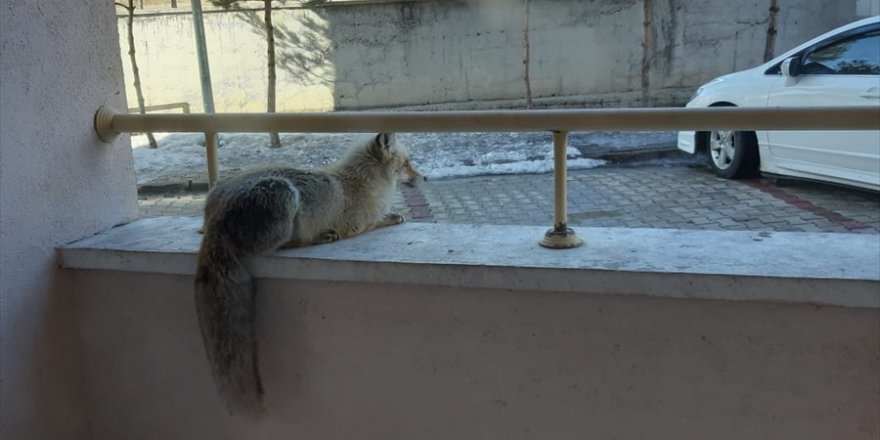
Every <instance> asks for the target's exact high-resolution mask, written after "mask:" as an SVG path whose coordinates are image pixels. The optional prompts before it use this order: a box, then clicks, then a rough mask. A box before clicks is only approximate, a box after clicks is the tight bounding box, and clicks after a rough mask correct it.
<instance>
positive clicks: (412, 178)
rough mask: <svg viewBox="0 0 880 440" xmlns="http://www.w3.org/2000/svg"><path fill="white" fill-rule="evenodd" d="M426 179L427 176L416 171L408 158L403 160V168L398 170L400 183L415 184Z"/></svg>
mask: <svg viewBox="0 0 880 440" xmlns="http://www.w3.org/2000/svg"><path fill="white" fill-rule="evenodd" d="M426 180H428V178H427V177H425V176H423V175H422V174H421V173H419V172H418V171H416V169H415V167H413V166H412V163H410V161H409V160H407V161H406V162H404V164H403V169H402V170H401V172H400V183H402V184H404V185H406V186H416V185H418V184H419V183H422V182H424V181H426Z"/></svg>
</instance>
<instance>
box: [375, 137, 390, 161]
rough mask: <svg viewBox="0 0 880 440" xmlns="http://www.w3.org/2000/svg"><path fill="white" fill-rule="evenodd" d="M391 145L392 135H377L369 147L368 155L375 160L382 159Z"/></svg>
mask: <svg viewBox="0 0 880 440" xmlns="http://www.w3.org/2000/svg"><path fill="white" fill-rule="evenodd" d="M392 145H394V134H393V133H379V134H377V135H376V138H375V139H373V142H372V145H370V154H372V155H373V157H375V158H376V159H382V158H383V157H385V155H386V153H388V151H389V150H391V146H392Z"/></svg>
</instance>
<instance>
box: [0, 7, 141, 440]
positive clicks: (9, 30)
mask: <svg viewBox="0 0 880 440" xmlns="http://www.w3.org/2000/svg"><path fill="white" fill-rule="evenodd" d="M0 47H2V52H0V78H2V80H0V81H2V85H0V338H2V344H0V345H2V348H0V382H2V387H0V405H2V416H0V430H2V437H3V438H4V439H10V440H11V439H16V440H18V439H23V440H30V439H61V438H63V439H85V438H89V436H88V419H87V417H86V410H87V408H86V405H85V399H84V386H83V377H84V376H83V371H82V362H81V357H80V354H81V350H80V348H81V347H80V339H79V335H78V328H77V319H76V310H75V303H74V296H73V295H72V292H71V289H70V288H69V286H68V284H69V279H68V278H67V277H66V276H65V275H64V274H63V273H62V272H61V271H60V269H58V263H57V258H56V253H55V247H56V246H58V245H61V244H64V243H67V242H70V241H73V240H76V239H79V238H81V237H84V236H88V235H90V234H94V233H96V232H98V231H101V230H103V229H105V228H107V227H109V226H112V225H114V224H117V223H120V222H124V221H126V220H129V219H131V218H133V217H134V216H135V215H136V213H137V206H136V200H137V196H136V194H135V177H134V172H133V169H132V162H131V149H130V148H129V146H128V139H127V138H126V137H123V138H120V139H119V140H118V141H117V142H115V143H114V144H113V145H105V144H102V143H101V142H100V141H99V140H98V138H97V137H96V136H95V134H94V132H93V130H92V115H93V114H94V112H95V110H96V109H97V108H98V107H99V106H100V105H101V104H110V105H113V106H116V107H123V106H124V105H125V104H124V103H125V90H124V87H123V84H122V66H121V65H120V59H119V46H118V39H117V36H116V17H115V15H114V11H113V8H112V6H111V4H110V3H107V2H104V1H98V0H90V1H86V2H28V1H4V2H3V3H2V9H0Z"/></svg>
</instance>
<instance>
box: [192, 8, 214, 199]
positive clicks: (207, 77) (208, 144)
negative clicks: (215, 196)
mask: <svg viewBox="0 0 880 440" xmlns="http://www.w3.org/2000/svg"><path fill="white" fill-rule="evenodd" d="M192 16H193V28H194V32H193V33H194V34H195V37H196V53H197V54H198V59H199V82H200V83H201V85H202V102H203V103H204V105H205V113H214V91H213V90H212V89H211V68H210V66H209V65H208V49H207V45H206V44H205V22H204V20H203V19H202V2H201V0H192ZM217 143H218V142H217V133H205V155H206V160H207V162H208V186H214V183H215V182H216V181H217ZM211 170H213V171H214V172H213V173H212V172H211Z"/></svg>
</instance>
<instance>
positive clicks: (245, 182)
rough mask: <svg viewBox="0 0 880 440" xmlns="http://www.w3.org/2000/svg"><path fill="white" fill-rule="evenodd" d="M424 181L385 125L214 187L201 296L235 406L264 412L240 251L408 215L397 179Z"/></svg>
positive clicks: (313, 239)
mask: <svg viewBox="0 0 880 440" xmlns="http://www.w3.org/2000/svg"><path fill="white" fill-rule="evenodd" d="M423 180H424V177H423V176H422V175H421V174H419V173H418V171H416V170H415V168H413V166H412V164H411V163H410V158H409V153H408V152H407V150H406V148H404V147H403V146H402V145H400V144H399V143H398V142H397V141H396V136H394V135H393V134H386V133H380V134H378V135H375V136H371V137H370V138H369V139H366V140H364V141H363V142H360V143H357V144H355V145H353V146H352V147H351V148H350V149H349V151H348V153H347V154H346V155H345V156H344V157H343V158H342V159H340V160H338V161H337V162H335V163H332V164H330V165H328V166H326V167H324V168H322V169H318V170H314V171H301V170H298V169H295V168H263V169H257V170H254V171H250V172H245V173H243V174H241V175H238V176H235V177H232V178H230V179H228V180H225V181H223V182H221V183H219V184H218V185H217V186H215V187H214V188H213V189H212V190H211V191H210V193H209V194H208V197H207V199H206V200H205V217H204V228H203V233H204V236H203V238H202V244H201V247H200V249H199V255H198V267H197V269H196V279H195V302H196V312H197V314H198V321H199V326H200V328H201V332H202V340H203V342H204V345H205V350H206V352H207V355H208V360H209V362H210V364H211V370H212V374H213V377H214V382H215V384H216V386H217V389H218V391H219V393H220V395H221V398H222V399H223V401H224V403H225V404H226V407H227V409H228V411H229V413H230V414H233V415H244V416H250V417H259V416H260V415H262V414H263V413H264V411H265V409H264V406H263V383H262V380H261V378H260V371H259V368H258V359H257V340H256V337H255V333H254V332H255V325H254V324H255V314H256V308H255V301H254V287H253V282H252V280H251V276H250V274H249V273H248V272H247V270H246V269H245V267H244V265H243V264H242V261H243V259H244V258H246V257H248V256H252V255H256V254H260V253H264V252H268V251H272V250H276V249H279V248H286V247H300V246H309V245H314V244H322V243H330V242H333V241H336V240H340V239H343V238H346V237H351V236H354V235H357V234H361V233H364V232H367V231H370V230H372V229H374V228H377V227H382V226H390V225H396V224H400V223H403V222H404V220H405V219H404V217H403V216H402V215H401V214H398V213H394V212H389V211H388V208H389V207H390V201H391V197H392V196H393V193H394V190H395V188H396V186H397V183H407V184H415V183H417V182H419V181H423Z"/></svg>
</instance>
